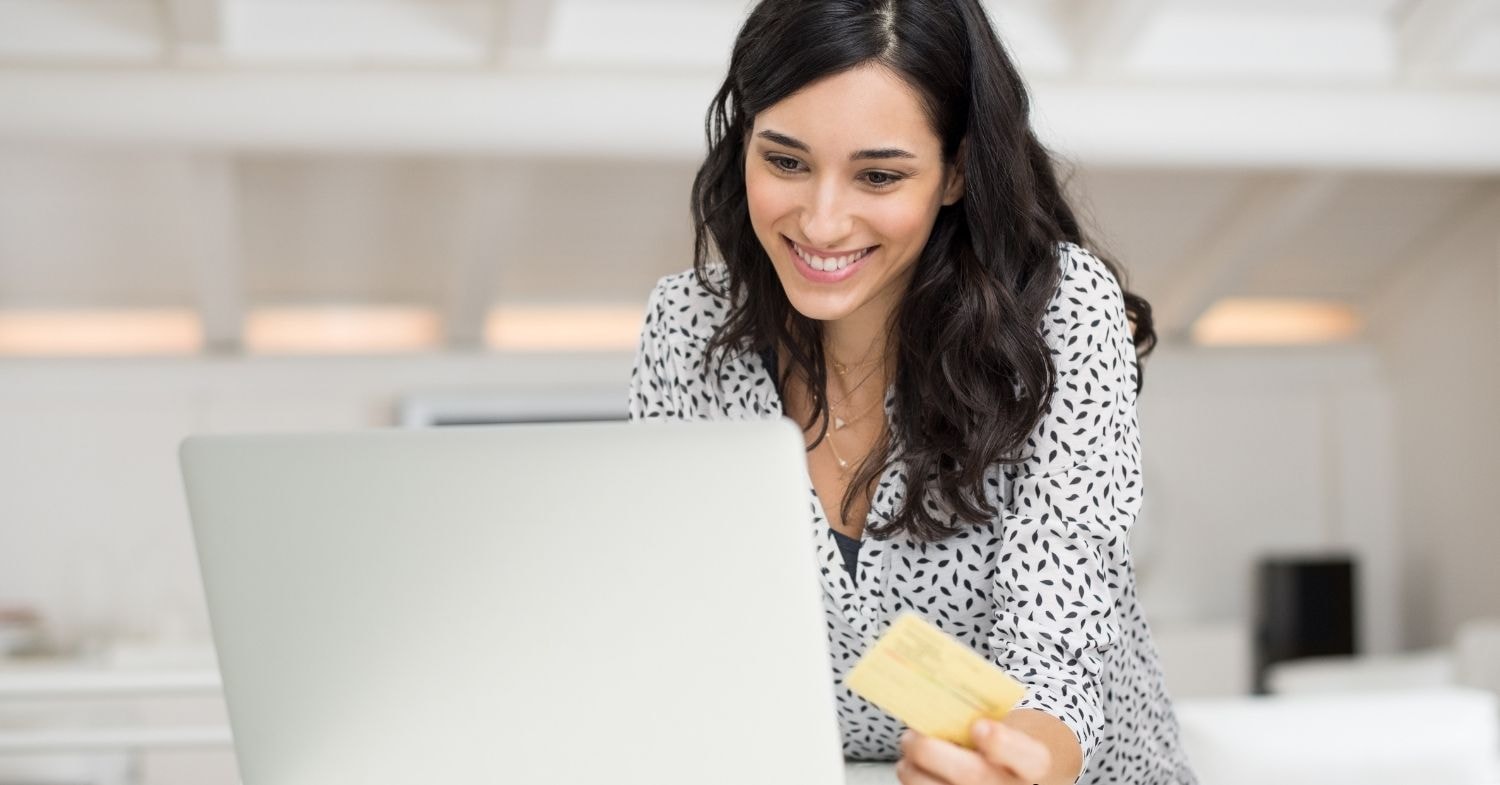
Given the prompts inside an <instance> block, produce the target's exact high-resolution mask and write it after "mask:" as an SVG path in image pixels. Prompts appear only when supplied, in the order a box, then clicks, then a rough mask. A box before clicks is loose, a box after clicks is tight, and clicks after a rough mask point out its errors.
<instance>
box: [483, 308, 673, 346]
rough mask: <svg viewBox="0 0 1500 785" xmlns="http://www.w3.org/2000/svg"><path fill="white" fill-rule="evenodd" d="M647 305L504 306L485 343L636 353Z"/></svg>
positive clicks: (493, 317) (491, 320)
mask: <svg viewBox="0 0 1500 785" xmlns="http://www.w3.org/2000/svg"><path fill="white" fill-rule="evenodd" d="M645 315H646V306H645V304H644V303H642V304H638V305H635V304H632V305H624V304H621V305H567V306H562V305H559V306H536V305H526V306H522V305H505V306H499V307H496V308H494V309H492V310H491V311H490V313H489V316H488V318H487V319H486V320H485V329H484V340H485V343H486V344H487V345H488V346H489V347H490V348H492V349H503V350H512V351H612V350H632V349H635V348H636V344H637V343H639V342H640V338H641V322H642V320H643V319H644V318H645Z"/></svg>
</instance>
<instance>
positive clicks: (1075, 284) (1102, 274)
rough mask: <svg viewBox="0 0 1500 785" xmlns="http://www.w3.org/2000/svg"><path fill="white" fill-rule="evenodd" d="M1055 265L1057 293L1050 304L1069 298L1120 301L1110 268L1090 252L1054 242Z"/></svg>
mask: <svg viewBox="0 0 1500 785" xmlns="http://www.w3.org/2000/svg"><path fill="white" fill-rule="evenodd" d="M1057 249H1058V263H1059V265H1060V266H1061V268H1062V275H1061V276H1060V278H1059V280H1058V286H1057V294H1056V295H1055V296H1054V297H1053V304H1054V305H1056V304H1058V301H1064V300H1067V299H1068V298H1073V299H1074V300H1075V301H1076V300H1084V299H1087V300H1090V301H1099V300H1108V299H1123V295H1122V293H1121V291H1120V282H1119V281H1117V280H1115V274H1114V273H1113V272H1111V271H1110V269H1109V265H1108V264H1106V263H1105V261H1104V260H1103V259H1101V258H1099V256H1098V255H1097V254H1095V253H1094V252H1093V251H1091V250H1089V249H1088V248H1085V247H1084V246H1082V245H1079V244H1078V243H1075V242H1072V241H1069V240H1061V241H1059V242H1058V243H1057Z"/></svg>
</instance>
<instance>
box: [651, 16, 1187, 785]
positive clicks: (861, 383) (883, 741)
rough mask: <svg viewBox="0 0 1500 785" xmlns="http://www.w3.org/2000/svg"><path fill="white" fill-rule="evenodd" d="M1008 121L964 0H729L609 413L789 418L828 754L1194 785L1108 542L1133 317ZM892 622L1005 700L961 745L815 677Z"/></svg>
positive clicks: (1131, 445)
mask: <svg viewBox="0 0 1500 785" xmlns="http://www.w3.org/2000/svg"><path fill="white" fill-rule="evenodd" d="M1028 110H1029V104H1028V97H1027V93H1026V90H1025V87H1024V86H1023V84H1022V82H1021V80H1020V78H1019V76H1018V75H1017V74H1016V71H1015V68H1014V67H1013V66H1012V64H1011V62H1010V60H1009V59H1008V58H1007V56H1006V54H1005V52H1004V50H1003V49H1002V47H1001V45H1000V43H999V41H998V40H997V39H996V37H995V34H994V31H993V29H992V28H991V26H990V22H989V20H988V19H987V18H986V16H985V14H984V11H983V10H982V8H981V7H980V5H979V2H978V0H817V1H813V2H809V1H807V0H764V2H761V3H760V4H759V5H757V6H756V7H755V8H754V10H753V11H752V12H751V14H750V17H749V19H748V20H747V21H746V22H745V25H744V27H743V29H742V30H741V31H740V33H739V36H738V38H737V39H736V42H735V47H734V52H733V56H732V59H731V63H730V67H729V75H728V77H727V78H726V79H725V81H724V84H723V86H722V87H721V88H720V89H719V92H718V94H717V95H716V96H715V98H714V101H713V103H712V105H711V107H710V110H709V115H708V136H709V148H710V149H709V153H708V156H707V159H706V160H705V161H704V163H703V166H702V168H701V169H700V170H699V172H698V176H697V178H696V181H695V183H694V187H693V202H692V207H693V216H694V220H695V222H696V228H697V242H696V248H695V256H694V264H693V269H692V270H688V271H685V272H683V273H679V274H676V275H672V276H668V277H666V278H663V279H662V280H661V281H660V282H659V283H658V284H657V286H656V288H655V289H654V290H653V291H652V293H651V297H650V305H649V306H648V311H647V314H646V321H645V327H644V329H643V333H642V340H641V346H640V350H639V353H638V355H637V357H636V365H635V369H634V371H633V373H632V376H631V380H632V385H631V386H632V391H631V399H630V414H631V418H632V419H647V418H679V419H723V418H740V419H745V418H767V417H776V416H788V417H791V418H793V419H795V420H796V421H797V422H798V423H799V424H801V425H802V426H803V428H804V432H805V433H806V435H807V441H808V446H807V448H808V470H809V475H810V478H811V480H812V486H813V487H812V488H811V489H810V494H811V498H810V502H811V506H812V510H813V518H814V531H813V537H814V540H815V543H816V547H817V549H818V553H819V557H820V559H821V561H822V563H823V565H824V569H823V580H824V588H825V592H824V595H825V608H826V611H827V617H828V629H829V643H830V646H831V651H832V653H833V663H832V664H833V671H834V681H835V685H836V687H835V689H836V694H837V696H838V704H839V706H838V709H839V719H840V725H841V728H842V731H843V739H844V751H845V754H846V756H848V757H850V758H854V759H875V760H890V759H896V758H899V759H900V762H899V763H898V764H897V772H898V776H899V777H900V779H901V781H902V782H904V783H909V784H914V783H921V784H923V785H926V784H928V783H952V784H953V785H968V784H969V783H1021V782H1024V783H1032V782H1038V783H1065V782H1066V783H1070V782H1074V781H1075V780H1076V781H1081V782H1084V783H1095V782H1098V783H1104V782H1120V783H1189V782H1194V781H1195V780H1194V776H1193V774H1192V772H1191V770H1190V769H1189V767H1188V764H1187V762H1186V760H1185V758H1184V756H1183V754H1182V751H1181V750H1180V748H1179V746H1178V741H1177V723H1176V719H1175V717H1174V715H1173V713H1172V707H1171V703H1170V700H1169V698H1168V695H1167V693H1166V690H1165V687H1164V684H1163V680H1162V676H1161V673H1160V670H1159V668H1158V666H1157V655H1156V652H1155V649H1154V646H1153V644H1152V643H1151V639H1150V633H1149V630H1148V629H1147V627H1146V624H1145V622H1144V620H1143V617H1142V615H1141V610H1140V607H1139V605H1138V604H1137V602H1136V597H1135V588H1134V579H1133V575H1132V572H1131V567H1130V551H1129V543H1128V537H1127V534H1128V530H1129V527H1130V524H1131V522H1132V521H1133V520H1134V518H1135V515H1136V512H1137V511H1138V510H1139V508H1140V499H1141V475H1140V462H1139V437H1138V434H1137V431H1136V395H1137V393H1138V391H1139V386H1140V378H1141V377H1140V375H1139V371H1138V365H1137V357H1138V356H1142V355H1144V354H1146V353H1147V352H1149V350H1150V348H1151V345H1152V344H1153V343H1154V341H1155V333H1154V332H1153V330H1152V324H1151V316H1150V308H1149V306H1148V305H1147V303H1146V302H1145V301H1144V300H1142V299H1141V298H1139V297H1137V296H1135V295H1133V294H1130V293H1128V292H1124V291H1123V289H1122V288H1121V285H1120V284H1119V282H1118V275H1117V273H1116V271H1115V268H1114V267H1113V265H1112V264H1111V263H1109V262H1107V261H1105V260H1103V259H1101V258H1100V257H1098V256H1096V255H1095V254H1093V253H1091V252H1090V251H1089V250H1087V249H1086V248H1085V240H1084V238H1083V236H1082V234H1081V232H1080V230H1079V226H1078V222H1077V221H1076V220H1075V218H1074V215H1073V212H1072V210H1071V209H1070V208H1069V206H1068V205H1067V203H1066V202H1065V200H1064V199H1063V197H1062V194H1061V192H1060V190H1059V188H1058V185H1057V182H1056V179H1055V177H1054V175H1053V172H1052V168H1051V167H1052V161H1051V159H1050V158H1049V156H1048V154H1047V152H1046V151H1045V150H1044V149H1043V148H1042V146H1041V145H1040V144H1038V142H1037V141H1036V138H1035V136H1034V135H1033V134H1032V132H1031V131H1030V129H1029V128H1028V125H1027V113H1028ZM712 256H717V257H719V258H720V259H721V260H722V263H713V262H711V257H712ZM825 513H826V514H825ZM906 610H911V611H915V612H917V613H919V614H921V615H922V616H924V617H925V618H926V619H928V620H929V621H931V622H932V623H934V624H936V625H937V626H938V627H940V628H942V629H944V630H945V631H947V632H948V633H950V634H952V635H953V636H955V637H957V638H958V639H959V640H961V641H963V642H964V643H966V644H967V645H969V646H970V647H972V648H973V649H974V650H975V651H977V652H979V653H981V654H983V655H985V656H986V657H988V658H989V659H990V660H991V661H993V662H995V663H996V664H998V665H999V666H1000V667H1002V668H1004V669H1005V670H1006V671H1007V672H1009V673H1010V674H1011V675H1012V676H1014V677H1015V678H1016V679H1018V680H1020V681H1021V682H1022V683H1023V684H1024V685H1025V686H1026V687H1027V690H1028V694H1027V697H1026V698H1025V699H1024V700H1023V701H1022V702H1021V703H1020V704H1018V706H1017V709H1016V710H1015V711H1012V712H1011V713H1010V714H1009V715H1008V716H1007V717H1006V718H1005V720H1004V721H1003V722H1001V723H990V724H987V725H983V726H982V727H976V728H975V737H976V739H977V743H976V749H975V750H968V749H965V748H961V747H958V746H955V745H953V744H949V743H947V742H944V741H942V740H939V739H934V738H930V737H925V736H922V735H921V734H917V733H915V732H911V731H907V732H905V733H903V730H905V729H904V728H903V727H902V725H901V723H900V722H899V721H897V720H895V719H894V718H892V717H890V716H888V715H886V714H885V713H884V712H882V711H881V710H880V709H878V708H877V707H875V706H873V705H871V704H869V703H867V702H865V701H864V700H862V699H860V698H859V697H858V696H855V695H854V694H852V693H851V692H849V691H848V689H847V688H846V687H844V686H843V677H844V674H845V673H846V672H847V670H848V669H849V667H850V666H851V665H852V664H853V663H854V662H855V661H856V660H857V659H858V658H859V656H860V655H861V654H862V653H863V652H864V651H865V649H866V648H867V647H868V646H869V645H870V644H871V643H872V642H873V641H874V640H875V639H876V638H878V637H879V636H880V634H881V633H883V632H884V631H885V629H886V628H887V626H888V625H889V622H890V620H891V619H892V618H893V617H894V616H895V615H896V614H898V613H899V612H902V611H906Z"/></svg>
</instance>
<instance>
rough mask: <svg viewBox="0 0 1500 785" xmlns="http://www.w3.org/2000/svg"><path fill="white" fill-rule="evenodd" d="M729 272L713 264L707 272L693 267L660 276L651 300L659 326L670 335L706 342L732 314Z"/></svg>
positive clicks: (662, 331) (670, 336) (663, 332)
mask: <svg viewBox="0 0 1500 785" xmlns="http://www.w3.org/2000/svg"><path fill="white" fill-rule="evenodd" d="M729 291H730V289H729V271H728V268H727V267H725V266H723V265H709V266H707V267H706V268H705V271H704V273H703V274H700V273H699V271H698V270H697V269H695V268H692V267H689V268H688V269H686V270H683V271H681V272H676V273H672V274H670V275H664V276H662V277H661V278H659V279H657V281H656V286H655V287H654V288H652V290H651V298H650V303H651V307H652V308H653V309H654V310H655V317H656V321H657V323H658V329H659V330H660V332H661V334H662V335H664V336H666V337H667V338H673V339H679V340H680V339H691V340H703V341H706V340H708V339H709V338H711V337H712V336H713V333H714V328H716V327H717V326H718V325H719V324H721V323H722V322H723V321H724V319H725V318H726V317H727V316H728V314H729V305H730V303H729V299H728V293H729Z"/></svg>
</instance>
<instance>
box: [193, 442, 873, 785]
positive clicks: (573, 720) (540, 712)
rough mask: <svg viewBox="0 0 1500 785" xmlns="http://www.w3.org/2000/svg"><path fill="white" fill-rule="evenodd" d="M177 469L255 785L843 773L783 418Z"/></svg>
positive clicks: (214, 459)
mask: <svg viewBox="0 0 1500 785" xmlns="http://www.w3.org/2000/svg"><path fill="white" fill-rule="evenodd" d="M180 457H181V461H182V469H183V475H184V479H185V483H186V488H187V497H188V502H189V507H190V511H191V514H192V521H193V530H194V535H195V540H196V544H197V550H198V559H199V564H200V567H201V570H202V574H203V582H204V587H205V591H206V594H207V599H208V608H209V613H210V618H211V622H212V627H213V636H214V642H215V644H216V646H217V649H218V657H219V666H220V669H221V671H222V675H223V681H224V691H225V696H226V700H227V702H228V706H229V715H230V724H231V728H232V730H233V734H234V739H235V749H236V752H237V754H238V759H239V766H240V776H241V779H242V780H243V782H244V783H245V785H329V783H341V784H342V783H358V784H359V785H386V783H402V785H410V784H411V783H453V784H454V785H458V784H459V783H463V784H465V785H467V784H468V783H527V784H528V785H530V784H532V783H579V784H580V785H585V784H591V783H597V784H598V785H626V784H627V783H694V785H698V784H699V783H704V782H713V783H716V785H740V784H743V785H752V784H753V785H765V783H770V782H775V783H784V782H804V783H817V784H820V785H821V784H825V783H826V784H832V783H841V782H843V776H844V775H843V771H844V769H843V760H842V755H841V753H840V744H839V731H838V725H837V719H836V714H835V710H834V698H833V686H832V683H831V680H830V676H829V666H828V649H827V640H826V637H825V632H824V620H823V611H822V605H821V598H820V595H819V592H820V591H821V589H820V588H819V584H818V578H817V572H816V569H817V568H816V566H815V556H814V553H813V548H812V542H811V537H810V535H809V529H810V527H811V519H810V516H811V511H810V509H809V505H808V498H807V494H808V481H807V474H806V468H805V466H806V464H805V460H806V458H805V455H804V453H803V442H802V437H801V434H800V433H798V432H797V428H796V426H795V425H793V424H792V423H791V422H790V421H787V420H767V421H756V422H695V423H623V422H613V423H571V424H528V425H506V426H493V427H488V426H486V427H463V428H449V429H437V430H423V431H413V430H394V429H393V430H371V431H362V432H349V433H324V434H300V435H253V436H249V435H247V436H194V437H190V438H188V439H187V440H185V441H184V442H183V444H182V447H181V456H180Z"/></svg>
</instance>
